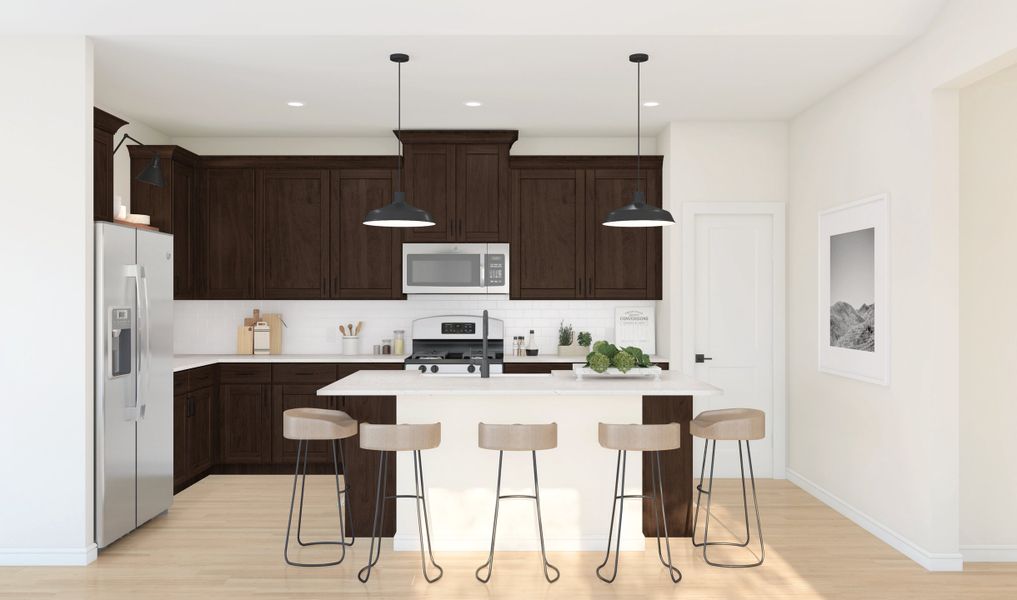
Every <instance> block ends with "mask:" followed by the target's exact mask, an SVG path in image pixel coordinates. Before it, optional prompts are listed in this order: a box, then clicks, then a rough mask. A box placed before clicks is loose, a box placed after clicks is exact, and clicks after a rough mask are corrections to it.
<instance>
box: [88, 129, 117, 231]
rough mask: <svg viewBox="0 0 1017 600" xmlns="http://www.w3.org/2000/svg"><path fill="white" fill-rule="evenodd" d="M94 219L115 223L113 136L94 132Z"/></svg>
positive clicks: (99, 131)
mask: <svg viewBox="0 0 1017 600" xmlns="http://www.w3.org/2000/svg"><path fill="white" fill-rule="evenodd" d="M92 136H93V139H92V218H93V219H94V220H96V221H109V222H113V134H112V133H108V132H105V131H102V130H101V129H99V128H98V127H96V128H95V129H94V130H93V132H92Z"/></svg>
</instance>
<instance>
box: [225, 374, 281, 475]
mask: <svg viewBox="0 0 1017 600" xmlns="http://www.w3.org/2000/svg"><path fill="white" fill-rule="evenodd" d="M267 390H268V386H265V385H259V384H245V383H236V384H228V385H223V386H221V387H220V388H219V411H220V412H219V423H220V427H221V429H220V442H219V443H220V453H221V455H222V462H223V463H226V464H265V463H270V462H271V461H272V437H271V427H272V415H271V407H270V405H271V398H269V397H268V391H267Z"/></svg>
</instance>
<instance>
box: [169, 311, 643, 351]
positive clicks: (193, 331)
mask: <svg viewBox="0 0 1017 600" xmlns="http://www.w3.org/2000/svg"><path fill="white" fill-rule="evenodd" d="M654 304H655V302H654V301H652V300H644V301H631V300H624V301H606V300H483V299H470V300H450V299H435V300H430V299H416V298H415V299H413V300H389V301H384V302H378V301H369V300H266V301H263V302H256V301H249V300H178V301H176V302H174V313H175V315H174V332H173V346H174V351H175V352H176V353H177V354H232V353H233V352H235V351H236V331H237V327H239V326H240V324H241V323H242V322H243V318H244V317H245V316H250V314H251V312H252V311H253V310H254V309H255V308H258V309H260V310H261V312H263V313H281V314H282V316H283V320H284V321H285V323H286V328H285V329H284V331H283V352H285V353H287V354H340V353H341V351H342V348H341V340H340V338H339V325H340V324H342V323H351V322H352V323H356V322H357V321H363V322H364V330H363V332H362V333H361V337H362V339H361V342H360V347H361V349H362V350H363V351H366V352H370V349H371V347H372V346H373V345H374V344H380V343H381V340H382V339H383V338H391V337H392V332H393V330H395V329H403V330H405V331H406V338H407V343H408V342H409V338H410V336H411V329H412V323H413V320H414V319H419V318H421V317H431V316H435V315H448V314H473V315H479V314H480V312H481V311H482V310H483V309H484V308H487V309H488V311H489V313H490V315H491V316H492V317H494V318H496V319H502V320H504V321H505V336H506V337H507V338H509V339H510V341H511V337H512V336H514V335H528V334H529V331H530V330H531V329H532V330H534V336H535V338H536V341H537V345H538V347H539V348H540V349H541V352H542V353H554V352H556V351H557V346H558V325H559V324H560V323H561V322H562V321H565V322H566V323H570V324H572V326H573V328H574V329H575V330H576V332H577V333H578V332H579V331H589V332H590V334H591V335H592V336H593V338H594V339H611V338H612V337H613V336H614V309H615V308H616V307H618V306H653V305H654Z"/></svg>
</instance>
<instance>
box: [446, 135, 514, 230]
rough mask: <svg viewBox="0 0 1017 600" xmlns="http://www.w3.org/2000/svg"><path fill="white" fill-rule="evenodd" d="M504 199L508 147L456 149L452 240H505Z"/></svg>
mask: <svg viewBox="0 0 1017 600" xmlns="http://www.w3.org/2000/svg"><path fill="white" fill-rule="evenodd" d="M508 199H509V170H508V146H507V145H505V144H500V145H495V144H490V145H489V144H459V145H458V146H456V214H455V221H454V222H453V229H454V230H455V239H456V240H458V241H462V242H507V241H509V227H508V223H509V202H508Z"/></svg>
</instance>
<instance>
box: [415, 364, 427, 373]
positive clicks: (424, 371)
mask: <svg viewBox="0 0 1017 600" xmlns="http://www.w3.org/2000/svg"><path fill="white" fill-rule="evenodd" d="M417 369H418V370H419V371H420V372H421V373H427V367H425V366H424V365H420V366H419V367H417Z"/></svg>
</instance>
